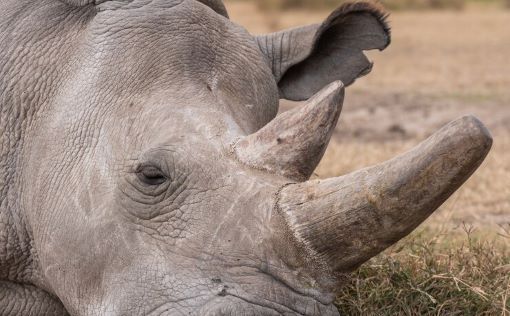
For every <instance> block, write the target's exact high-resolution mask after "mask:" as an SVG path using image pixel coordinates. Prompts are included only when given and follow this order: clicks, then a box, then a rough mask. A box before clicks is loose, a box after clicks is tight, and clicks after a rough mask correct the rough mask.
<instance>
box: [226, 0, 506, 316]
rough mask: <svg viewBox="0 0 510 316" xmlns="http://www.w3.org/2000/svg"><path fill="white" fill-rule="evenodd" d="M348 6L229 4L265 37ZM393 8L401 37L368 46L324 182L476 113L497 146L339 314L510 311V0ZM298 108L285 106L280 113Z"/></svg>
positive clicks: (375, 267) (354, 290) (408, 3)
mask: <svg viewBox="0 0 510 316" xmlns="http://www.w3.org/2000/svg"><path fill="white" fill-rule="evenodd" d="M341 3H342V1H341V0H230V1H226V6H227V9H228V10H229V14H230V16H231V19H232V20H234V21H235V22H237V23H239V24H241V25H243V26H244V27H246V28H247V29H248V30H249V31H250V32H251V33H253V34H262V33H267V32H274V31H278V30H281V29H285V28H289V27H294V26H299V25H305V24H311V23H320V22H321V21H323V20H324V19H325V18H326V17H327V16H328V14H329V13H330V12H331V10H333V9H334V8H336V7H337V6H339V5H340V4H341ZM382 4H383V5H384V6H385V7H386V8H387V9H388V11H389V12H390V13H391V15H390V17H389V21H390V24H391V27H392V44H391V45H390V46H389V47H388V48H387V49H386V50H385V51H383V52H378V51H376V52H368V54H367V55H368V56H369V57H370V59H372V60H373V61H374V63H375V65H374V69H373V71H372V73H371V74H369V75H368V76H367V77H364V78H360V79H359V80H358V81H357V82H356V83H354V85H352V86H351V87H349V88H348V89H347V94H346V99H345V103H344V110H343V113H342V116H341V119H340V122H339V125H338V127H337V129H336V131H335V135H334V138H333V140H332V142H331V145H330V147H329V149H328V151H327V153H326V155H325V158H324V160H323V162H322V164H321V165H320V167H319V168H318V170H317V171H316V175H315V177H319V178H326V177H332V176H339V175H342V174H345V173H348V172H350V171H353V170H356V169H359V168H363V167H366V166H369V165H372V164H376V163H379V162H382V161H384V160H387V159H390V158H392V157H394V156H395V155H397V154H399V153H402V152H404V151H406V150H407V149H409V148H411V147H412V146H414V145H416V144H417V143H418V142H420V141H422V140H423V139H425V138H426V137H427V136H429V135H430V134H432V133H433V132H434V131H436V130H437V129H439V128H440V127H442V126H443V125H444V124H446V123H448V122H449V121H451V120H454V119H456V118H458V117H460V116H463V115H466V114H474V115H476V116H477V117H479V118H480V119H481V120H482V121H483V122H484V123H485V124H486V125H487V126H488V128H489V129H490V131H491V132H492V134H493V137H494V146H493V150H492V151H491V153H490V154H489V157H488V158H487V160H486V161H485V163H484V164H483V165H482V167H481V168H480V170H479V171H478V172H477V173H476V174H475V175H474V176H473V177H472V178H471V179H470V180H469V182H468V183H467V184H466V185H464V186H463V187H462V188H461V189H460V190H459V192H457V193H456V194H455V195H454V196H453V197H452V198H451V199H450V200H449V201H448V202H447V203H446V204H445V205H444V206H443V207H442V208H441V209H440V210H439V211H438V212H436V213H435V214H434V215H433V216H432V217H431V218H430V219H429V220H428V221H427V222H426V223H425V225H423V226H422V227H421V228H420V229H419V230H418V232H417V233H415V234H414V235H413V236H411V237H410V238H409V239H408V240H406V241H404V242H403V243H407V244H406V246H407V248H406V249H410V250H407V251H406V252H405V253H404V254H402V253H401V250H402V249H403V248H402V247H401V248H398V247H399V246H397V248H395V247H394V248H392V249H390V250H389V251H387V252H386V254H385V255H383V256H381V257H379V258H376V259H375V260H373V261H372V262H371V263H370V264H368V265H366V267H365V268H364V269H362V270H361V272H360V274H359V275H358V276H359V278H357V279H355V280H354V281H352V282H353V283H351V288H349V289H348V290H346V294H345V296H343V297H341V298H340V299H339V300H340V301H339V302H340V303H339V304H340V309H341V310H342V311H344V313H345V314H347V315H350V314H371V313H370V310H371V308H373V312H374V313H375V314H379V315H381V314H380V311H381V308H382V307H383V306H387V305H388V304H393V307H392V308H394V309H391V308H390V309H389V310H388V313H382V315H386V314H392V315H397V314H405V315H424V314H427V315H428V314H430V315H503V316H504V315H510V285H509V284H510V252H509V249H510V0H383V1H382ZM293 106H296V104H292V103H290V102H287V101H282V104H281V111H285V110H287V109H289V108H291V107H293ZM395 262H397V263H398V265H395ZM395 275H397V276H399V277H398V278H396V279H395ZM367 278H368V279H367ZM373 279H375V280H376V281H377V282H373V283H371V281H369V280H373ZM395 280H397V281H395ZM459 280H460V281H459ZM395 282H396V283H395ZM462 282H464V283H462ZM381 283H384V284H386V285H388V284H389V285H391V286H392V287H384V288H381V285H380V284H381ZM463 284H464V285H463ZM363 286H365V287H366V288H365V289H366V291H365V292H363V289H364V287H363ZM392 289H393V290H392ZM397 290H399V291H397ZM380 293H388V297H387V298H385V297H382V296H381V295H382V294H380ZM402 293H410V294H409V295H408V294H402ZM452 293H453V294H452ZM455 293H457V294H458V296H456V294H455ZM400 296H401V297H400ZM352 297H357V298H352ZM399 297H400V299H399ZM385 299H388V301H385ZM346 302H348V303H346ZM454 302H455V303H454ZM406 308H408V310H406ZM403 310H404V311H405V312H402V311H403Z"/></svg>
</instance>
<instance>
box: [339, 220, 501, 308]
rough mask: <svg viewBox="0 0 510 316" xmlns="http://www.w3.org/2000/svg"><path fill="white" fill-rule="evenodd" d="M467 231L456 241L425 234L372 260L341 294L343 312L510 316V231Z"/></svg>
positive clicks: (447, 237) (433, 232) (442, 235)
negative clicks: (496, 233)
mask: <svg viewBox="0 0 510 316" xmlns="http://www.w3.org/2000/svg"><path fill="white" fill-rule="evenodd" d="M508 228H510V226H509V227H508ZM464 231H465V235H464V237H462V238H458V239H457V238H452V235H451V233H450V232H448V233H442V234H441V233H439V234H438V233H437V232H436V231H424V232H422V233H419V234H415V235H413V236H412V237H410V238H408V239H406V240H404V241H402V242H400V243H399V244H398V245H396V246H394V247H392V248H391V249H390V250H389V251H387V252H385V253H384V254H382V255H380V256H378V257H376V258H374V259H372V260H371V261H370V262H369V263H367V264H365V265H364V266H362V268H361V269H360V270H358V271H357V272H356V274H355V275H354V276H353V277H352V278H351V279H350V282H349V283H348V285H347V286H346V287H345V288H344V289H343V291H342V292H341V294H340V295H339V297H338V300H337V305H338V308H339V310H340V313H341V314H342V315H378V316H380V315H487V316H489V315H490V316H495V315H501V316H506V315H510V249H509V248H508V247H505V246H503V243H508V242H510V234H509V233H510V232H509V231H508V229H507V230H506V231H504V230H503V229H502V230H501V231H502V233H501V235H500V237H499V238H495V237H484V238H480V236H477V234H476V232H474V231H473V229H472V228H470V227H464Z"/></svg>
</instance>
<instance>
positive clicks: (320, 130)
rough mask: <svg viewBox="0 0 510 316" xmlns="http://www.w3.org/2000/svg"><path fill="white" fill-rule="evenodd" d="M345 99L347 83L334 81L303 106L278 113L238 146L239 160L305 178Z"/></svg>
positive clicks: (322, 149) (321, 152)
mask: <svg viewBox="0 0 510 316" xmlns="http://www.w3.org/2000/svg"><path fill="white" fill-rule="evenodd" d="M343 99H344V85H343V84H342V83H341V82H340V81H336V82H333V83H332V84H330V85H328V86H327V87H326V88H324V89H323V90H321V91H320V92H319V93H317V94H316V95H315V96H313V97H312V98H310V99H309V100H308V102H306V103H305V104H304V105H303V106H301V107H297V108H295V109H293V110H291V111H288V112H285V113H282V114H280V115H279V116H277V117H276V118H275V119H274V120H273V121H271V122H270V123H269V124H268V125H266V126H265V127H264V128H262V129H261V130H259V131H258V132H256V133H255V134H252V135H249V136H247V137H245V138H243V139H241V140H240V141H239V142H238V143H237V144H236V146H235V154H236V155H237V158H238V160H240V161H241V162H243V163H244V164H246V165H249V166H251V167H253V168H256V169H260V170H265V171H267V172H270V173H274V174H278V175H281V176H284V177H286V178H288V179H291V180H294V181H305V180H307V179H308V178H310V176H311V175H312V173H313V171H314V170H315V168H316V167H317V165H318V164H319V162H320V160H321V159H322V156H323V155H324V152H325V151H326V148H327V146H328V144H329V140H330V138H331V135H332V134H333V131H334V129H335V126H336V124H337V122H338V118H339V116H340V112H341V110H342V104H343Z"/></svg>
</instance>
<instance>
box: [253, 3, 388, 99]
mask: <svg viewBox="0 0 510 316" xmlns="http://www.w3.org/2000/svg"><path fill="white" fill-rule="evenodd" d="M386 18H387V14H386V13H385V12H384V10H383V9H382V8H380V7H378V6H377V5H375V4H372V3H368V2H355V3H347V4H344V5H342V6H341V7H340V8H338V9H337V10H335V11H334V12H333V13H332V14H331V15H330V16H329V17H328V18H327V19H326V21H324V23H322V24H321V25H311V26H307V27H302V28H297V29H291V30H287V31H282V32H278V33H274V34H269V35H266V36H261V37H258V38H257V42H258V44H259V46H260V48H261V51H262V52H263V53H264V54H265V55H266V57H267V59H268V62H269V63H270V65H271V66H272V69H273V74H274V75H275V78H276V80H277V81H278V86H279V88H280V96H281V97H282V98H284V99H288V100H296V101H301V100H306V99H308V98H310V97H311V96H312V95H314V94H315V93H317V92H318V91H320V90H321V89H322V88H323V87H324V86H326V85H328V84H330V83H332V82H334V81H338V80H340V81H342V82H343V83H344V84H345V85H346V86H348V85H350V84H352V83H353V82H354V81H355V80H356V78H359V77H361V76H363V75H366V74H368V73H369V72H370V70H371V69H372V63H371V62H370V61H369V60H368V59H367V57H366V56H365V55H364V53H363V51H365V50H372V49H379V50H383V49H384V48H386V47H387V46H388V45H389V44H390V38H391V37H390V28H389V26H388V24H387V22H386Z"/></svg>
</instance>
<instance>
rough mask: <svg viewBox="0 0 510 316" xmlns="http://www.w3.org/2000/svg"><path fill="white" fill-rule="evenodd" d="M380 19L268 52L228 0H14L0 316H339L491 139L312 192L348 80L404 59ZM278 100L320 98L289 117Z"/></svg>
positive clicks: (480, 137) (442, 148) (328, 29)
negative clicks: (345, 278) (347, 285)
mask: <svg viewBox="0 0 510 316" xmlns="http://www.w3.org/2000/svg"><path fill="white" fill-rule="evenodd" d="M383 15H384V14H383V13H382V11H380V9H377V8H375V7H374V6H372V5H369V4H366V3H365V4H363V3H362V4H358V5H347V6H344V7H341V8H340V9H339V10H337V11H335V13H333V14H332V16H331V17H330V18H329V19H328V20H327V21H326V22H324V23H323V24H322V25H313V26H308V27H304V28H300V29H295V30H288V31H284V32H280V33H276V34H270V35H267V36H261V37H253V36H252V35H250V34H248V33H247V32H246V31H245V30H244V29H243V28H242V27H239V26H237V25H235V24H234V23H232V22H231V21H229V20H228V15H227V13H226V10H225V8H224V6H223V5H222V3H221V2H220V1H219V0H217V1H207V0H204V1H200V2H199V1H195V0H131V1H127V0H126V1H120V0H118V1H107V0H103V1H91V0H65V1H64V0H63V1H58V0H39V1H33V0H3V1H2V2H1V4H0V47H1V49H0V96H1V97H0V109H1V116H0V119H1V121H0V137H1V138H0V140H1V142H0V146H1V147H0V314H1V315H66V314H68V313H69V314H72V315H190V314H191V315H281V314H282V315H293V314H300V315H336V314H337V311H336V309H335V308H334V306H333V305H332V303H333V298H334V292H335V289H336V288H337V287H338V286H341V276H342V274H343V273H345V272H349V271H352V270H353V269H355V268H356V267H357V266H359V265H360V264H361V263H363V262H364V261H366V260H367V259H368V258H370V257H371V256H373V255H375V254H377V253H378V252H380V251H382V250H383V249H384V248H386V247H387V246H389V245H390V244H392V243H394V242H396V241H397V240H398V239H400V238H402V237H403V236H405V235H407V234H408V233H409V232H410V231H412V230H413V229H414V228H415V227H416V226H417V225H418V224H419V223H420V222H421V221H423V220H424V219H426V218H427V216H429V215H430V213H431V212H432V211H433V210H435V209H436V208H437V207H438V206H439V205H440V204H441V203H442V202H443V201H444V200H445V199H446V198H447V197H448V196H449V195H450V194H451V193H453V191H455V189H457V188H458V187H459V186H460V185H461V184H462V183H463V182H464V181H465V180H466V179H467V177H469V175H471V173H472V172H473V171H474V170H475V169H476V168H477V167H478V165H479V164H480V163H481V161H482V160H483V158H484V157H485V155H486V154H487V152H488V150H489V148H490V144H491V139H490V135H489V134H488V132H487V130H486V129H485V128H484V127H483V125H482V124H481V123H480V122H479V121H477V120H476V119H475V118H472V117H465V118H462V119H460V120H458V121H456V122H454V123H452V124H450V125H449V126H447V127H445V128H444V129H443V130H442V131H440V132H439V133H438V134H436V135H435V136H433V137H432V138H430V139H429V140H427V141H425V142H424V143H423V144H422V145H420V146H419V147H417V148H416V149H415V150H414V151H412V152H410V153H408V154H405V155H403V156H401V157H398V158H396V159H395V160H392V161H390V162H388V163H385V164H382V165H379V166H376V167H373V168H371V169H366V170H362V171H359V172H357V173H353V174H351V175H347V176H345V177H340V178H336V179H331V180H327V181H324V182H320V181H308V182H304V181H306V180H307V179H308V178H309V177H310V175H311V173H312V172H313V169H314V168H315V167H316V165H317V164H318V162H319V161H320V158H321V157H322V155H323V153H324V150H325V149H326V146H327V143H328V141H329V138H330V136H331V133H332V131H333V129H334V127H335V125H336V122H337V120H338V116H339V115H340V110H341V105H342V100H343V84H342V83H341V82H340V80H341V81H343V83H344V84H346V85H348V84H350V83H352V82H353V81H354V79H356V78H357V77H359V76H361V75H364V74H366V73H368V72H369V70H370V68H371V63H370V62H368V60H367V59H366V58H365V57H364V55H363V54H362V53H361V51H362V50H366V49H374V48H378V49H383V48H385V47H386V46H387V45H388V44H389V29H388V27H387V26H386V24H385V22H384V16H383ZM314 94H317V95H316V96H315V97H312V95H314ZM280 97H281V98H287V99H292V100H304V99H309V98H310V100H309V101H308V102H307V103H306V104H305V105H304V106H303V107H302V108H297V109H296V110H295V111H292V112H289V113H287V114H285V115H282V116H279V117H276V119H275V116H276V114H277V111H278V101H279V98H280ZM263 127H264V128H263ZM410 184H411V185H410Z"/></svg>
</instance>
